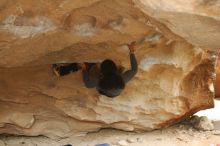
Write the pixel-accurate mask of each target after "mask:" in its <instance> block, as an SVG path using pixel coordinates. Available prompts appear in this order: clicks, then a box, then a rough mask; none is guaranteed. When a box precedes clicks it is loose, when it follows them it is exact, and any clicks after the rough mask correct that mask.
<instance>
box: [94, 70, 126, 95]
mask: <svg viewBox="0 0 220 146" xmlns="http://www.w3.org/2000/svg"><path fill="white" fill-rule="evenodd" d="M124 87H125V83H124V80H123V79H122V77H121V75H119V74H117V73H112V74H108V75H106V76H103V78H101V79H100V80H99V85H98V91H99V93H101V94H103V95H106V96H108V97H112V98H113V97H115V96H118V95H119V94H120V93H121V92H122V90H123V89H124Z"/></svg>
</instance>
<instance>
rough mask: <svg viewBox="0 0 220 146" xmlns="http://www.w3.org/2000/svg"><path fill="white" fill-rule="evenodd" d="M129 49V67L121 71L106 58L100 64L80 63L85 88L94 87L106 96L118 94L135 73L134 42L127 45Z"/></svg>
mask: <svg viewBox="0 0 220 146" xmlns="http://www.w3.org/2000/svg"><path fill="white" fill-rule="evenodd" d="M127 46H128V48H129V50H130V63H131V69H130V70H128V71H126V72H122V71H120V70H121V68H120V67H117V66H116V64H115V63H114V62H113V61H112V60H110V59H106V60H104V61H103V62H102V63H101V64H99V63H82V64H81V65H80V66H81V69H82V74H83V80H84V83H85V85H86V87H87V88H94V87H96V89H97V90H98V92H99V93H100V94H103V95H106V96H108V97H115V96H118V95H119V94H120V93H121V92H122V90H123V89H124V87H125V84H126V83H127V82H128V81H129V80H131V79H132V78H133V77H134V75H135V74H136V73H137V70H138V68H137V61H136V58H135V54H134V52H135V50H134V47H135V42H132V43H131V44H128V45H127Z"/></svg>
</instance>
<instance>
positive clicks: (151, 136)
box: [0, 101, 220, 146]
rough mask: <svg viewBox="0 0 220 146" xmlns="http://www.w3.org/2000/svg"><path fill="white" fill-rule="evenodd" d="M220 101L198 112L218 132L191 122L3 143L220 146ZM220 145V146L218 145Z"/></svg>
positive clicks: (0, 141)
mask: <svg viewBox="0 0 220 146" xmlns="http://www.w3.org/2000/svg"><path fill="white" fill-rule="evenodd" d="M219 112H220V101H215V108H214V109H210V110H205V111H202V112H199V113H197V115H199V116H204V115H205V116H208V117H209V119H212V120H214V121H215V122H214V123H215V130H214V131H200V130H197V129H194V128H193V127H192V126H190V125H188V124H177V125H174V126H172V127H169V128H166V129H162V130H155V131H152V132H145V133H132V132H123V131H118V130H112V129H105V130H101V131H99V132H94V133H90V134H88V135H86V136H83V137H70V138H67V139H60V140H52V139H49V138H46V137H42V136H41V137H23V136H20V137H15V136H6V135H1V136H0V146H62V145H66V144H71V145H73V146H95V145H96V144H102V143H108V144H109V145H110V146H220V114H219ZM218 144H219V145H218Z"/></svg>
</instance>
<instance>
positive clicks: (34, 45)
mask: <svg viewBox="0 0 220 146" xmlns="http://www.w3.org/2000/svg"><path fill="white" fill-rule="evenodd" d="M154 1H155V0H152V1H150V0H146V1H145V2H146V4H145V2H144V1H141V0H135V1H131V0H74V1H73V0H41V1H39V0H31V1H30V0H14V1H8V0H1V1H0V22H1V23H0V67H1V68H0V107H1V110H0V133H9V134H19V135H33V136H34V135H46V136H50V137H56V136H59V137H65V136H69V135H72V134H76V135H77V134H83V133H87V132H90V131H96V130H99V129H100V128H109V127H110V128H111V127H112V128H116V129H122V130H127V131H143V130H153V129H158V128H163V127H166V126H169V125H171V124H173V123H176V122H178V121H180V120H181V119H184V118H185V117H187V116H189V115H192V114H193V113H195V112H197V111H199V110H202V109H207V108H211V107H213V96H214V93H213V92H214V91H213V90H214V89H213V88H214V87H213V80H214V77H215V76H214V75H215V74H214V72H215V71H214V67H215V60H216V55H215V53H212V52H209V51H207V50H206V49H204V48H203V47H207V46H208V47H209V48H210V49H215V47H218V45H219V40H218V39H219V38H220V37H217V36H218V33H219V32H216V39H215V40H213V39H210V40H209V41H207V40H204V39H205V38H209V37H205V38H201V37H204V36H201V35H200V34H201V31H202V30H203V29H206V30H207V31H210V32H212V31H214V30H213V29H211V28H210V29H211V30H209V26H210V27H214V28H216V27H219V26H217V25H214V24H213V23H208V24H207V25H209V26H208V27H205V26H202V25H200V24H198V23H196V24H197V26H198V29H197V30H194V29H192V28H191V26H192V24H194V22H196V21H194V20H198V21H199V22H201V21H205V22H207V21H206V20H207V19H212V18H213V17H212V16H206V17H204V18H203V17H202V16H200V15H199V14H197V13H191V14H190V15H189V16H192V18H195V19H192V20H191V19H190V20H191V21H182V19H181V18H184V17H186V16H188V14H187V13H185V11H183V12H182V13H183V14H186V15H184V17H182V15H178V14H179V12H177V10H174V12H172V14H176V15H175V16H172V15H166V16H169V18H172V19H171V20H172V21H171V20H170V19H168V18H167V17H165V13H164V11H160V10H162V8H169V9H172V7H166V6H164V7H157V10H158V11H157V13H153V12H154V11H151V10H153V6H154V5H153V4H154V3H155V2H156V1H155V2H154ZM147 2H149V5H148V3H147ZM171 2H172V1H171V0H170V1H167V3H166V4H169V3H170V4H172V3H171ZM143 4H144V5H143ZM150 4H152V5H150ZM155 4H157V3H155ZM178 4H179V3H178V1H177V4H175V5H171V6H178ZM180 4H181V3H180ZM189 5H190V6H191V4H189ZM161 6H162V5H161ZM181 6H182V5H181ZM182 7H183V6H182ZM146 8H149V9H148V10H149V13H148V12H146ZM184 8H185V7H184ZM168 11H169V10H168ZM187 12H188V11H187ZM193 12H194V11H193ZM154 14H155V15H154ZM156 14H157V15H156ZM158 15H159V16H164V17H163V18H160V17H158ZM197 15H199V16H197ZM200 17H201V19H197V18H200ZM187 18H188V17H187ZM180 19H181V20H180ZM173 21H174V22H175V23H173V25H172V23H171V22H173ZM213 21H214V20H213ZM216 21H217V20H216ZM165 22H166V23H165ZM216 23H217V22H216ZM171 26H172V27H171ZM188 29H191V30H188ZM216 29H217V28H216ZM186 30H188V31H186ZM192 30H193V31H192ZM218 31H219V30H218ZM207 33H208V32H207ZM207 33H205V34H204V35H208V34H207ZM212 33H214V32H212ZM209 35H214V34H209ZM189 36H190V37H189ZM183 38H185V39H186V40H185V39H183ZM134 40H135V41H137V42H138V44H137V49H136V56H137V59H138V63H139V71H138V74H137V75H136V76H135V78H134V79H133V80H132V81H130V82H129V83H128V84H127V86H126V89H125V90H124V91H123V93H122V94H121V95H120V96H118V97H116V98H114V99H110V98H107V97H105V96H101V95H99V94H98V93H97V92H96V90H95V89H87V88H86V87H85V86H84V85H83V82H82V77H81V72H80V71H79V72H76V73H72V74H70V75H67V76H64V77H57V76H55V75H54V74H53V72H52V70H51V64H52V63H64V62H83V61H92V62H99V61H102V60H103V59H106V58H111V59H113V60H115V62H117V63H118V64H121V65H123V66H124V67H125V68H129V57H128V49H127V47H126V45H125V44H126V43H129V42H131V41H134ZM211 40H213V42H211ZM189 42H191V43H192V44H190V43H189ZM201 46H202V47H201Z"/></svg>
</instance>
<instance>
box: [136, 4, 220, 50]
mask: <svg viewBox="0 0 220 146" xmlns="http://www.w3.org/2000/svg"><path fill="white" fill-rule="evenodd" d="M134 1H135V3H136V6H137V7H139V8H140V9H141V10H142V11H144V12H145V13H147V14H148V15H150V16H151V17H153V18H155V19H157V20H158V21H159V22H160V23H162V24H164V25H165V26H166V27H167V28H168V29H170V30H171V31H172V32H173V33H174V34H177V35H179V36H180V37H183V38H184V39H186V40H187V41H188V42H190V43H192V44H194V45H196V46H200V47H205V48H209V49H212V50H219V47H220V43H219V41H220V20H219V17H220V1H219V0H188V1H182V0H134Z"/></svg>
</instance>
